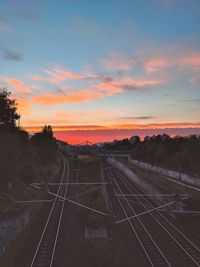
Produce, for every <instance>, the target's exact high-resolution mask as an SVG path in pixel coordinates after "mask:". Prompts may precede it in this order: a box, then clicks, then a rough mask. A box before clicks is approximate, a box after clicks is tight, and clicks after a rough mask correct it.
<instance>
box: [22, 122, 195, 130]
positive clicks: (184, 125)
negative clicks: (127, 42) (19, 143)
mask: <svg viewBox="0 0 200 267" xmlns="http://www.w3.org/2000/svg"><path fill="white" fill-rule="evenodd" d="M25 128H26V129H27V130H28V131H34V130H40V129H41V126H35V127H33V126H26V127H25ZM174 128H176V129H179V128H180V129H183V128H200V123H152V124H146V125H145V124H143V125H142V124H112V125H68V126H58V125H53V129H54V131H75V130H77V131H78V130H152V129H174Z"/></svg>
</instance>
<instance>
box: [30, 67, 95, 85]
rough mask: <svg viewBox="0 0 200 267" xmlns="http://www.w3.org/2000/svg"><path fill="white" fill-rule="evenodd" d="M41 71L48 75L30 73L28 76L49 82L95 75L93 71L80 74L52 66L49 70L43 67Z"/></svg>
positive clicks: (93, 76) (80, 78) (35, 79)
mask: <svg viewBox="0 0 200 267" xmlns="http://www.w3.org/2000/svg"><path fill="white" fill-rule="evenodd" d="M43 72H44V73H46V74H47V75H48V77H43V76H39V75H34V74H33V75H30V78H31V79H32V80H34V81H45V82H49V83H55V84H57V83H59V82H62V81H64V80H67V79H69V80H82V79H88V78H96V77H97V75H96V74H94V73H89V72H84V73H81V74H78V73H74V72H71V71H69V70H66V69H61V68H59V67H54V68H52V69H51V70H48V69H43Z"/></svg>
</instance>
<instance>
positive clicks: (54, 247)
mask: <svg viewBox="0 0 200 267" xmlns="http://www.w3.org/2000/svg"><path fill="white" fill-rule="evenodd" d="M65 162H66V163H67V183H66V187H65V192H64V197H66V194H67V188H68V181H69V163H68V161H67V160H66V159H65ZM64 206H65V201H63V202H62V208H61V213H60V218H59V222H58V228H57V232H56V238H55V241H54V246H53V252H52V256H51V261H50V267H52V265H53V260H54V255H55V250H56V245H57V240H58V235H59V231H60V225H61V221H62V217H63V210H64Z"/></svg>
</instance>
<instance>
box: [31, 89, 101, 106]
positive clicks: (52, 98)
mask: <svg viewBox="0 0 200 267" xmlns="http://www.w3.org/2000/svg"><path fill="white" fill-rule="evenodd" d="M102 97H103V94H102V93H100V92H90V91H80V92H77V93H70V94H44V95H39V96H35V97H34V98H33V101H34V102H35V103H37V104H42V105H56V104H63V103H81V102H86V101H90V100H93V99H98V98H102Z"/></svg>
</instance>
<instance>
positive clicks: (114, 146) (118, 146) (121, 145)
mask: <svg viewBox="0 0 200 267" xmlns="http://www.w3.org/2000/svg"><path fill="white" fill-rule="evenodd" d="M104 149H108V150H123V151H125V150H130V149H131V141H130V140H129V139H128V138H124V139H122V140H114V141H113V142H112V143H108V144H105V145H104Z"/></svg>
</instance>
